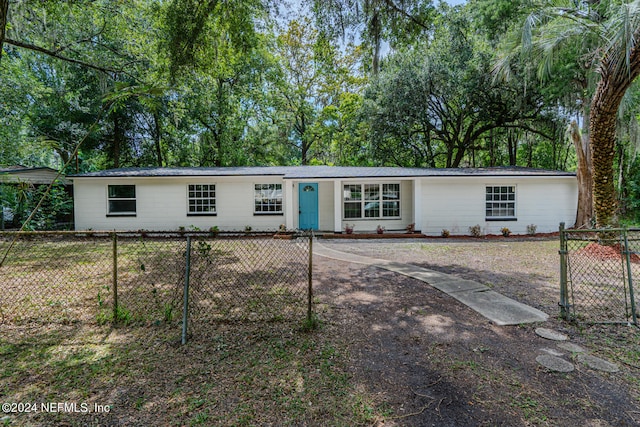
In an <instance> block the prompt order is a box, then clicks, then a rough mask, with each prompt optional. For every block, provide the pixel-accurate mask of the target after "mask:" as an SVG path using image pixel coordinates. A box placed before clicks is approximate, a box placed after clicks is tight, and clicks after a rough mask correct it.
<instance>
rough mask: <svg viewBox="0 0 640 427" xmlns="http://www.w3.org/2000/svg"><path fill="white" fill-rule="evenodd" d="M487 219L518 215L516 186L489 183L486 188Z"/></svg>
mask: <svg viewBox="0 0 640 427" xmlns="http://www.w3.org/2000/svg"><path fill="white" fill-rule="evenodd" d="M485 207H486V217H487V219H514V218H515V217H516V187H515V186H508V185H489V186H487V189H486V205H485Z"/></svg>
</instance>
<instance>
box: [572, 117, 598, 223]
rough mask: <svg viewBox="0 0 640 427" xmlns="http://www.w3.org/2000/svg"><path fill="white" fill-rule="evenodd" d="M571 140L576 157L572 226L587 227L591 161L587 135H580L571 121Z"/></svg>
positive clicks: (590, 191)
mask: <svg viewBox="0 0 640 427" xmlns="http://www.w3.org/2000/svg"><path fill="white" fill-rule="evenodd" d="M569 131H570V133H571V141H572V142H573V145H574V146H575V148H576V156H577V158H578V170H577V171H576V177H577V178H578V210H577V212H576V223H575V225H574V227H576V228H580V227H588V226H590V224H591V219H592V218H593V165H592V161H591V150H590V149H589V138H588V136H585V137H582V135H580V129H579V128H578V123H576V121H575V120H574V121H572V122H571V125H569Z"/></svg>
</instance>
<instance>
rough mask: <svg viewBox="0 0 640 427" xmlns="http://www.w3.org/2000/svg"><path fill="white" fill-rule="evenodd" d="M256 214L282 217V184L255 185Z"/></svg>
mask: <svg viewBox="0 0 640 427" xmlns="http://www.w3.org/2000/svg"><path fill="white" fill-rule="evenodd" d="M254 213H255V214H259V215H282V184H255V190H254Z"/></svg>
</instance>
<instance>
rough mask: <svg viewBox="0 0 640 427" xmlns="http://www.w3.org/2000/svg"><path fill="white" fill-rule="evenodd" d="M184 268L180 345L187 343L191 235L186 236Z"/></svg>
mask: <svg viewBox="0 0 640 427" xmlns="http://www.w3.org/2000/svg"><path fill="white" fill-rule="evenodd" d="M185 262H186V268H185V273H184V293H183V298H182V301H183V304H182V345H185V344H186V343H187V321H188V318H189V316H188V313H189V276H190V273H191V236H187V253H186V256H185Z"/></svg>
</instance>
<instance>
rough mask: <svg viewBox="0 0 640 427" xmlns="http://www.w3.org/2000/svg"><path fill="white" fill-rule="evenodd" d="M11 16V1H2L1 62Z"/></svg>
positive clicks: (0, 2) (0, 16)
mask: <svg viewBox="0 0 640 427" xmlns="http://www.w3.org/2000/svg"><path fill="white" fill-rule="evenodd" d="M8 14H9V0H0V61H1V60H2V47H3V46H4V38H5V34H6V31H7V15H8Z"/></svg>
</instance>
